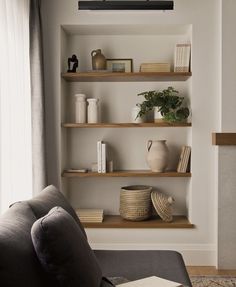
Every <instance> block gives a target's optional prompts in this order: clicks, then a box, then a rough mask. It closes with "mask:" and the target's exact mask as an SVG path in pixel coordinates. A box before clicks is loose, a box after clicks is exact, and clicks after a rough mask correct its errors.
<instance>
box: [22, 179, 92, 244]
mask: <svg viewBox="0 0 236 287" xmlns="http://www.w3.org/2000/svg"><path fill="white" fill-rule="evenodd" d="M27 202H28V204H29V205H30V206H31V208H32V210H33V212H34V214H35V216H36V218H37V219H39V218H40V217H43V216H44V215H45V214H47V213H48V212H49V210H50V209H52V208H53V207H55V206H61V207H62V208H63V209H65V210H66V211H67V212H68V213H69V214H70V215H71V216H72V217H73V218H74V219H75V221H76V222H77V224H78V225H79V227H80V228H81V230H82V232H83V234H84V235H85V236H86V233H85V230H84V227H83V225H82V224H81V223H80V220H79V218H78V216H77V215H76V213H75V211H74V209H73V208H72V206H71V205H70V203H69V202H68V201H67V199H66V198H65V197H64V195H63V194H62V193H61V192H60V191H59V190H58V189H57V188H56V187H55V186H53V185H50V186H48V187H46V188H45V189H44V190H43V191H41V192H40V193H39V194H38V195H37V196H35V197H34V198H32V199H30V200H28V201H27ZM86 238H87V236H86Z"/></svg>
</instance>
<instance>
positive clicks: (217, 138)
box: [212, 133, 236, 145]
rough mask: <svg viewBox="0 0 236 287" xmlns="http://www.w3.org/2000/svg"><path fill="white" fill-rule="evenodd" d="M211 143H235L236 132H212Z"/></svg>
mask: <svg viewBox="0 0 236 287" xmlns="http://www.w3.org/2000/svg"><path fill="white" fill-rule="evenodd" d="M212 144H213V145H236V133H212Z"/></svg>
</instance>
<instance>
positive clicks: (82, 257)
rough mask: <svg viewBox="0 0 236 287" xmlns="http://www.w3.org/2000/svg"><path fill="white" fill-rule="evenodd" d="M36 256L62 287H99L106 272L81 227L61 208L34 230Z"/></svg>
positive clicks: (36, 225)
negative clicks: (103, 271) (103, 272)
mask: <svg viewBox="0 0 236 287" xmlns="http://www.w3.org/2000/svg"><path fill="white" fill-rule="evenodd" d="M31 236H32V240H33V245H34V248H35V250H36V254H37V256H38V258H39V261H40V262H41V264H42V266H43V267H44V269H45V271H46V272H48V273H49V274H50V275H51V276H52V277H54V278H56V279H57V283H58V285H59V286H68V287H78V286H83V287H99V286H100V283H101V280H102V272H101V269H100V267H99V264H98V261H97V258H96V257H95V255H94V252H93V251H92V249H91V248H90V246H89V244H88V242H87V239H86V238H85V237H84V234H83V233H82V231H81V229H80V228H79V226H78V224H77V223H76V222H75V220H74V219H73V217H72V216H71V215H70V214H69V213H68V212H66V211H65V210H64V209H63V208H61V207H54V208H53V209H51V210H50V211H49V213H48V214H46V215H45V216H44V217H42V218H40V219H38V220H37V221H36V222H35V223H34V224H33V227H32V229H31Z"/></svg>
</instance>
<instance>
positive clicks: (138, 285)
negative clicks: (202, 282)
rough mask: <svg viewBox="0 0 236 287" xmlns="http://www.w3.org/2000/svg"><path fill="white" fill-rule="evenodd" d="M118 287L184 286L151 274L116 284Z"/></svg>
mask: <svg viewBox="0 0 236 287" xmlns="http://www.w3.org/2000/svg"><path fill="white" fill-rule="evenodd" d="M116 287H183V285H182V284H180V283H177V282H174V281H170V280H166V279H163V278H160V277H156V276H151V277H147V278H144V279H140V280H135V281H132V282H128V283H123V284H120V285H116Z"/></svg>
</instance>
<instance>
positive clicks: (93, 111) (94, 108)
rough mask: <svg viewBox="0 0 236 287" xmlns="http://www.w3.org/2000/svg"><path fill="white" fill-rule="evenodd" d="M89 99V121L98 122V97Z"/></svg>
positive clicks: (91, 122)
mask: <svg viewBox="0 0 236 287" xmlns="http://www.w3.org/2000/svg"><path fill="white" fill-rule="evenodd" d="M87 101H88V123H89V124H95V123H98V99H87Z"/></svg>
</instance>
